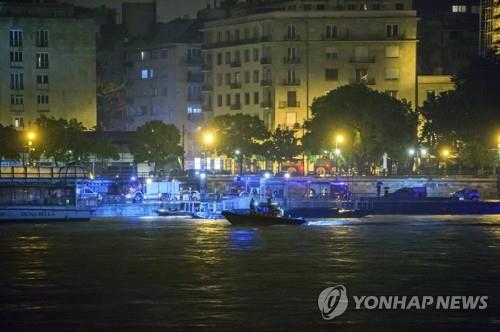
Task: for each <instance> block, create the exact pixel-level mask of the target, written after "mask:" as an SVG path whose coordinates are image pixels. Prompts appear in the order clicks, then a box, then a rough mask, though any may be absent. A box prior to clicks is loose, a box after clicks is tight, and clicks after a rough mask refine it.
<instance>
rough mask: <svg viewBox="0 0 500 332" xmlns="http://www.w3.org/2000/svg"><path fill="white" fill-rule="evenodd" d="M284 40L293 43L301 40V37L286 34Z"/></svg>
mask: <svg viewBox="0 0 500 332" xmlns="http://www.w3.org/2000/svg"><path fill="white" fill-rule="evenodd" d="M283 40H285V41H292V40H300V35H296V34H294V35H289V34H286V35H284V36H283Z"/></svg>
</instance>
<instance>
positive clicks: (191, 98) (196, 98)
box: [187, 95, 202, 103]
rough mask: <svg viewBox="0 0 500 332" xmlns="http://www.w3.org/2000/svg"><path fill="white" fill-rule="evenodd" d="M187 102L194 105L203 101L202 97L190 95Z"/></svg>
mask: <svg viewBox="0 0 500 332" xmlns="http://www.w3.org/2000/svg"><path fill="white" fill-rule="evenodd" d="M187 101H189V102H192V103H199V102H201V101H202V98H201V95H188V96H187Z"/></svg>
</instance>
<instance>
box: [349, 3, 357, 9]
mask: <svg viewBox="0 0 500 332" xmlns="http://www.w3.org/2000/svg"><path fill="white" fill-rule="evenodd" d="M347 10H356V5H355V4H353V3H350V4H348V5H347Z"/></svg>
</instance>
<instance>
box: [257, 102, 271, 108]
mask: <svg viewBox="0 0 500 332" xmlns="http://www.w3.org/2000/svg"><path fill="white" fill-rule="evenodd" d="M273 106H274V105H273V104H272V103H271V102H270V101H263V102H262V103H260V107H262V108H273Z"/></svg>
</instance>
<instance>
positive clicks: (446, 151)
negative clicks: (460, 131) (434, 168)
mask: <svg viewBox="0 0 500 332" xmlns="http://www.w3.org/2000/svg"><path fill="white" fill-rule="evenodd" d="M449 157H450V150H449V149H448V148H443V149H442V150H441V158H443V162H444V173H445V175H446V174H447V173H448V163H447V159H448V158H449Z"/></svg>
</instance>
